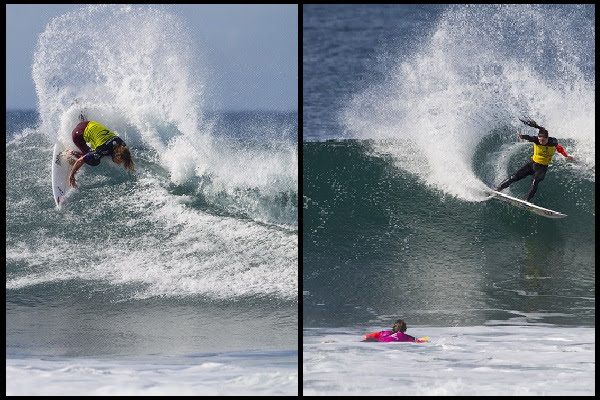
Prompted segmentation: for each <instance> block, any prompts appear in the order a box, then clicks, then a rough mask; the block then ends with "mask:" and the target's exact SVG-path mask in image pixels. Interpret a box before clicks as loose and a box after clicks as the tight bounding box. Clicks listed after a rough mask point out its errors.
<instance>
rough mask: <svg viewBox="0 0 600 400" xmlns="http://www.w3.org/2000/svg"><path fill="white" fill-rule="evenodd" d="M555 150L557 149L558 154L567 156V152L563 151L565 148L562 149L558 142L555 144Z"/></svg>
mask: <svg viewBox="0 0 600 400" xmlns="http://www.w3.org/2000/svg"><path fill="white" fill-rule="evenodd" d="M556 151H558V152H559V153H560V154H562V155H563V156H565V157H569V156H568V155H567V152H566V151H565V149H563V147H562V146H561V145H560V144H557V145H556Z"/></svg>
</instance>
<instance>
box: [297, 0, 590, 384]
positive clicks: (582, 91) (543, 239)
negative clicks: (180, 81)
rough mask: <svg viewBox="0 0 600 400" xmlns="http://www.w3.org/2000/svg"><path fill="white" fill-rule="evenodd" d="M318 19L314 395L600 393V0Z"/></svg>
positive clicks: (308, 111) (311, 215)
mask: <svg viewBox="0 0 600 400" xmlns="http://www.w3.org/2000/svg"><path fill="white" fill-rule="evenodd" d="M302 14H303V33H302V54H303V57H302V62H303V69H302V71H303V74H302V75H303V76H302V78H303V79H302V98H303V106H302V114H303V118H302V121H303V124H302V132H303V134H302V137H303V142H302V190H303V192H302V193H303V208H302V241H301V243H302V299H303V301H302V342H303V343H302V349H303V358H302V374H301V376H302V379H301V380H302V383H301V384H302V388H301V391H302V394H303V395H304V396H341V395H358V396H367V395H383V396H386V395H404V396H406V395H423V396H426V395H431V396H475V395H509V396H511V395H514V396H516V395H559V396H560V395H592V396H593V395H595V5H590V4H582V5H548V4H537V5H536V4H514V5H507V4H506V5H483V4H471V5H466V4H462V5H451V4H423V5H414V4H413V5H410V4H385V5H361V4H351V5H349V4H306V5H303V6H302Z"/></svg>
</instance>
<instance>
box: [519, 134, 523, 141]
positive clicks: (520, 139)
mask: <svg viewBox="0 0 600 400" xmlns="http://www.w3.org/2000/svg"><path fill="white" fill-rule="evenodd" d="M522 141H523V138H522V137H521V134H520V133H519V142H522Z"/></svg>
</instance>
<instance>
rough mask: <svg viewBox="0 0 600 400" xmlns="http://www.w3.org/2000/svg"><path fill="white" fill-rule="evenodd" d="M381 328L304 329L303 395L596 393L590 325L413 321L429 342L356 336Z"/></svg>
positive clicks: (413, 331)
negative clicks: (441, 324) (367, 339)
mask: <svg viewBox="0 0 600 400" xmlns="http://www.w3.org/2000/svg"><path fill="white" fill-rule="evenodd" d="M381 329H383V327H368V328H366V329H364V330H359V329H356V328H351V329H345V328H338V329H331V328H328V329H319V328H315V329H305V330H304V340H303V365H302V368H303V394H304V395H308V396H310V395H325V396H348V395H354V396H360V395H364V396H366V395H370V396H397V395H400V394H401V395H403V396H411V395H412V396H415V395H417V396H514V395H521V396H523V395H524V396H528V395H529V396H540V395H545V396H581V395H585V396H593V395H594V394H595V347H596V346H595V329H594V328H576V327H557V326H519V325H517V326H512V325H510V324H507V325H500V326H473V327H426V326H414V327H411V328H410V332H407V333H410V334H412V335H416V336H418V337H423V336H426V335H428V336H429V341H428V342H426V343H372V342H361V339H362V335H364V334H365V333H369V332H371V331H375V330H381ZM341 332H343V333H341Z"/></svg>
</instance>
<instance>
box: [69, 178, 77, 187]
mask: <svg viewBox="0 0 600 400" xmlns="http://www.w3.org/2000/svg"><path fill="white" fill-rule="evenodd" d="M69 184H70V185H71V187H74V188H76V187H77V182H75V176H74V175H71V176H69Z"/></svg>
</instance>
